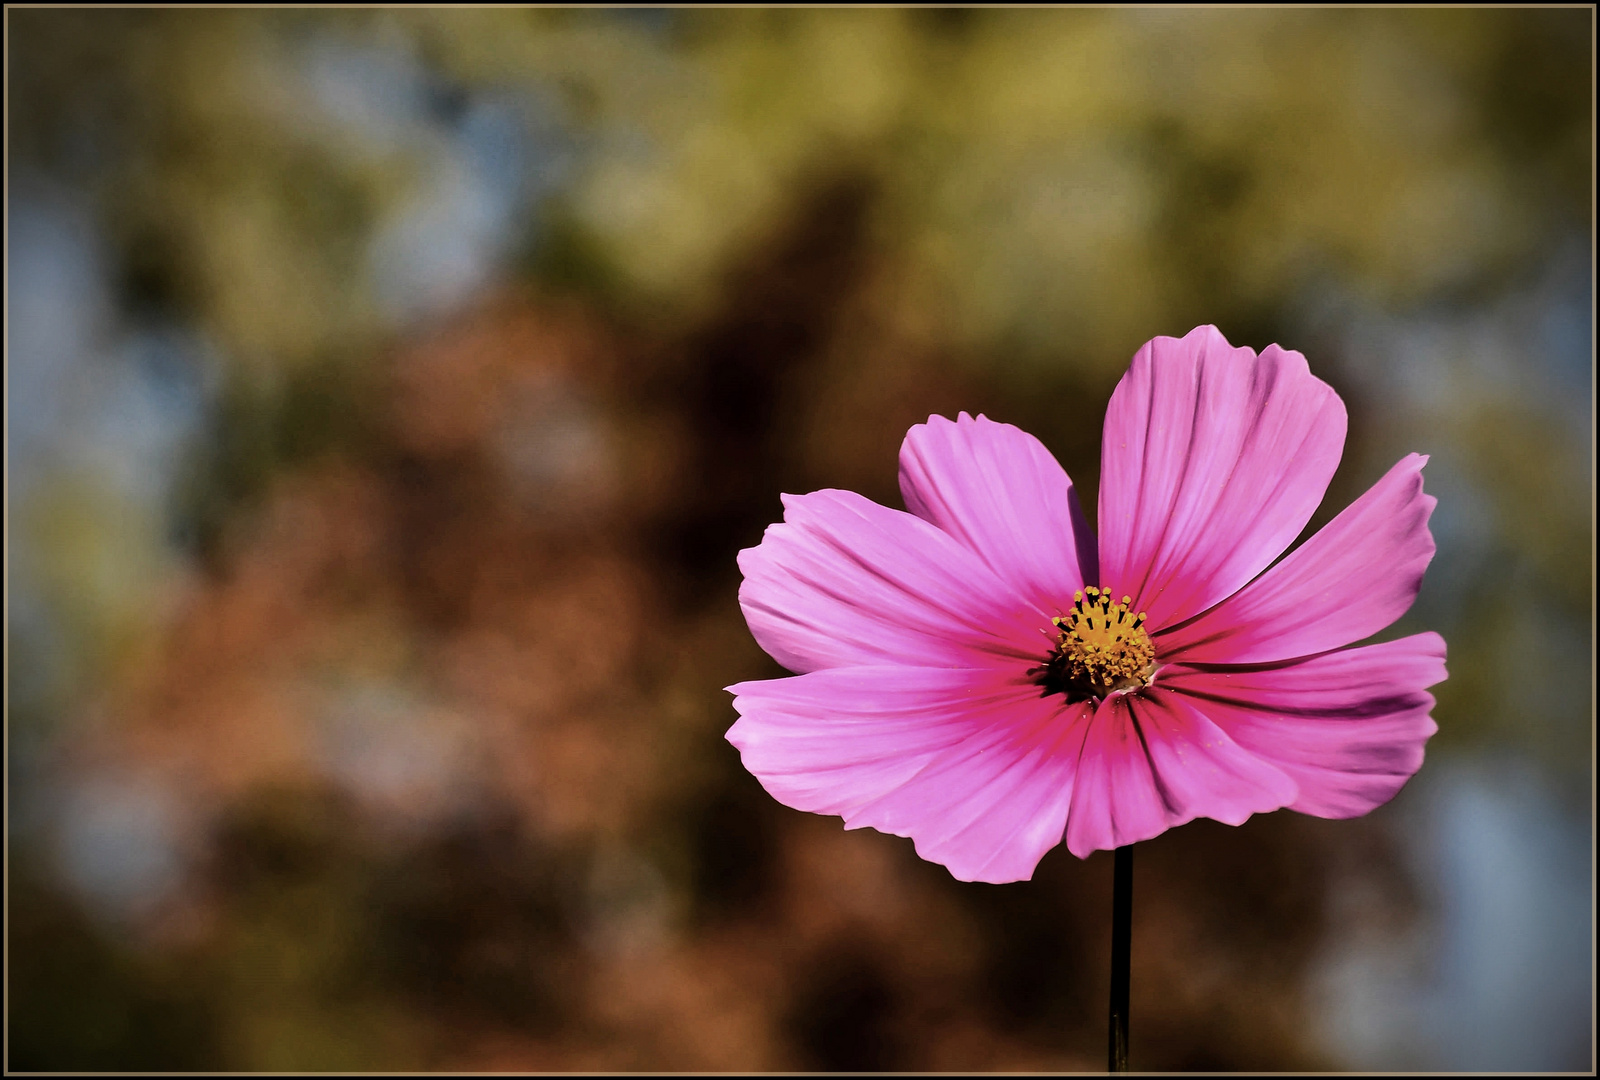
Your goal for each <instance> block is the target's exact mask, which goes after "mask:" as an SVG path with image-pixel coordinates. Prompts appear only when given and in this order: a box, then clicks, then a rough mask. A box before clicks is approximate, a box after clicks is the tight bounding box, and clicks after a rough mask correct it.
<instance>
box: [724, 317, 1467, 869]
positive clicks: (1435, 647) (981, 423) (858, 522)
mask: <svg viewBox="0 0 1600 1080" xmlns="http://www.w3.org/2000/svg"><path fill="white" fill-rule="evenodd" d="M1344 437H1345V410H1344V405H1343V403H1341V402H1340V400H1339V398H1338V396H1337V395H1336V394H1335V393H1334V392H1333V390H1332V389H1331V388H1330V387H1328V385H1327V384H1325V383H1323V382H1322V381H1321V380H1319V379H1317V378H1316V377H1315V376H1313V375H1312V374H1311V371H1310V369H1309V368H1308V366H1307V364H1306V359H1305V357H1304V356H1302V355H1301V354H1300V353H1297V352H1291V351H1288V350H1285V349H1281V348H1279V347H1278V346H1276V345H1272V346H1269V347H1268V348H1267V349H1266V350H1265V351H1263V352H1262V353H1261V355H1260V356H1257V355H1256V354H1255V352H1254V351H1252V350H1250V349H1247V348H1234V347H1232V346H1231V345H1229V344H1228V342H1227V341H1226V340H1225V339H1224V338H1223V336H1222V334H1221V333H1220V332H1218V330H1217V329H1216V328H1215V327H1213V326H1202V327H1199V328H1197V329H1196V330H1194V331H1192V332H1191V333H1190V334H1189V335H1188V336H1187V337H1185V338H1183V339H1182V340H1179V339H1176V338H1170V337H1158V338H1156V339H1155V340H1153V341H1151V342H1149V343H1148V344H1146V345H1145V346H1144V347H1143V348H1142V349H1140V350H1139V352H1138V354H1137V355H1136V356H1135V357H1134V358H1133V364H1132V366H1131V367H1130V368H1129V369H1128V373H1127V374H1126V375H1125V376H1123V378H1122V382H1121V383H1120V384H1118V386H1117V389H1116V392H1115V393H1114V394H1112V396H1111V404H1110V407H1109V409H1108V411H1107V413H1106V422H1105V430H1104V443H1103V451H1102V475H1101V483H1100V521H1099V523H1100V538H1099V542H1098V545H1097V544H1096V541H1095V538H1094V536H1093V534H1092V533H1091V532H1090V531H1089V528H1088V525H1087V524H1086V522H1085V521H1084V518H1083V514H1082V511H1081V509H1080V508H1079V505H1078V500H1077V496H1076V493H1075V492H1074V490H1073V486H1072V481H1071V480H1069V479H1068V478H1067V475H1066V473H1065V472H1064V471H1063V470H1062V468H1061V466H1060V465H1059V464H1057V462H1056V460H1055V459H1054V458H1053V457H1052V456H1051V455H1050V453H1049V452H1048V451H1047V450H1045V448H1044V446H1043V445H1042V444H1041V443H1040V442H1039V441H1038V440H1037V439H1035V438H1033V437H1032V436H1031V435H1028V434H1026V433H1025V432H1023V431H1021V430H1019V429H1017V428H1015V427H1012V426H1011V425H1009V424H998V423H995V422H993V421H991V420H987V419H985V418H984V417H982V416H979V417H978V418H976V419H973V418H972V417H970V416H968V415H967V414H966V413H962V414H961V416H960V417H959V418H958V419H957V420H956V421H955V422H954V423H952V422H951V421H949V420H947V419H945V418H944V417H941V416H934V417H930V418H929V420H928V422H927V423H926V424H918V425H917V426H915V427H913V428H912V429H911V431H910V432H908V433H907V435H906V439H905V443H904V445H903V446H902V447H901V450H900V490H901V492H902V493H903V495H904V496H905V502H906V507H907V508H908V510H909V511H910V512H909V513H902V512H901V511H898V510H891V509H888V508H887V507H883V506H879V505H878V504H876V503H874V502H871V501H870V500H868V499H866V498H863V497H862V496H860V495H857V494H854V493H853V492H849V491H837V490H824V491H815V492H812V493H811V494H809V495H799V496H792V495H785V496H784V497H783V502H784V520H783V522H782V523H781V524H777V525H773V526H771V527H770V528H768V529H767V531H766V534H765V536H763V538H762V540H761V543H760V544H759V545H758V546H756V547H753V548H747V549H745V550H744V551H742V552H740V553H739V568H740V569H741V570H742V571H743V573H744V584H743V586H742V587H741V588H740V590H739V602H740V605H741V606H742V607H743V609H744V614H745V618H746V620H747V621H748V622H749V625H750V630H751V633H753V634H754V635H755V638H756V640H757V642H759V643H760V644H761V646H762V648H764V649H765V650H766V651H767V652H768V653H770V654H771V655H772V656H773V657H774V658H776V659H777V660H778V662H779V663H781V664H783V665H784V666H785V667H787V668H789V669H790V670H792V671H795V672H799V673H800V674H798V675H797V676H796V677H794V678H788V679H773V680H768V681H759V682H744V683H740V684H738V685H737V686H731V687H729V688H728V689H729V690H730V691H731V692H732V693H733V694H734V695H735V699H734V707H735V708H736V709H737V710H738V713H739V720H738V722H737V723H735V724H734V725H733V727H732V728H731V729H730V730H729V731H728V735H727V737H728V740H729V741H730V742H731V743H733V745H734V746H736V747H738V749H739V751H740V753H741V755H742V756H743V760H744V764H745V767H746V768H748V769H749V770H750V771H751V772H752V773H753V774H754V775H755V776H756V778H757V779H758V780H760V782H761V784H762V786H764V787H765V788H766V789H767V791H768V792H770V793H771V794H772V795H773V797H774V798H776V799H778V800H779V801H780V802H782V803H784V804H786V805H788V806H791V807H794V808H795V809H798V810H808V811H813V812H815V813H820V814H838V815H841V816H843V818H844V821H845V828H847V829H856V828H863V827H869V826H870V827H872V828H875V829H879V830H881V831H883V832H887V833H893V834H895V835H898V836H909V837H911V838H912V839H913V840H914V841H915V843H916V850H917V853H918V854H919V855H921V856H922V857H923V858H924V859H928V860H931V861H933V862H938V863H942V864H944V865H945V866H947V867H948V868H949V869H950V872H951V873H952V874H954V875H955V876H956V877H957V878H959V879H961V880H963V881H990V882H1005V881H1018V880H1022V879H1025V878H1028V877H1030V876H1032V874H1033V871H1034V868H1035V867H1036V866H1037V865H1038V863H1039V860H1040V859H1041V858H1042V857H1043V856H1044V854H1045V852H1046V851H1048V850H1050V849H1051V848H1052V847H1054V846H1055V845H1056V844H1057V843H1059V842H1060V841H1061V840H1062V838H1063V836H1064V837H1065V839H1066V843H1067V847H1068V849H1069V850H1070V851H1071V852H1072V853H1073V854H1074V855H1077V856H1079V857H1080V858H1084V857H1087V856H1088V855H1089V854H1090V853H1091V852H1094V851H1099V850H1108V849H1112V848H1116V847H1120V846H1122V845H1125V844H1131V843H1134V842H1135V841H1138V840H1146V839H1149V838H1150V837H1153V836H1156V835H1158V834H1159V833H1162V832H1164V831H1166V830H1167V829H1169V828H1171V827H1173V826H1175V825H1181V824H1183V823H1184V822H1186V821H1189V820H1191V819H1193V818H1196V817H1209V818H1214V819H1216V820H1218V821H1224V822H1227V823H1228V824H1230V825H1238V824H1241V823H1243V822H1244V821H1245V819H1247V818H1248V817H1250V815H1252V814H1257V813H1264V812H1267V811H1270V810H1277V809H1279V808H1280V807H1289V808H1291V809H1294V810H1299V811H1301V812H1303V813H1307V814H1315V815H1317V816H1319V817H1329V818H1343V817H1354V816H1356V815H1359V814H1364V813H1366V812H1367V811H1369V810H1371V809H1373V808H1374V807H1376V806H1379V805H1381V804H1383V803H1384V802H1387V801H1388V800H1389V798H1390V797H1392V796H1393V795H1394V793H1395V792H1396V791H1398V790H1399V789H1400V787H1401V785H1403V784H1404V783H1405V782H1406V780H1407V779H1409V778H1410V777H1411V775H1412V774H1413V773H1415V772H1416V771H1417V769H1418V768H1419V767H1421V765H1422V756H1423V744H1424V743H1425V742H1426V741H1427V739H1428V737H1429V736H1430V735H1432V734H1433V733H1434V732H1435V731H1436V730H1437V727H1436V725H1435V724H1434V722H1433V719H1432V717H1431V716H1430V715H1429V712H1430V710H1431V709H1432V708H1433V704H1434V699H1433V697H1432V695H1431V694H1429V693H1428V692H1427V688H1428V687H1429V686H1432V685H1434V684H1435V683H1438V682H1440V681H1441V680H1443V679H1444V678H1445V667H1444V657H1445V644H1444V640H1443V639H1442V638H1441V637H1440V636H1439V635H1438V634H1434V633H1424V634H1417V635H1414V636H1412V637H1407V638H1402V639H1400V640H1398V641H1390V642H1385V643H1383V644H1378V645H1365V646H1361V647H1357V648H1347V647H1346V646H1349V645H1350V643H1351V642H1354V641H1359V640H1360V639H1362V638H1365V637H1367V636H1369V635H1371V634H1373V633H1376V632H1377V631H1379V630H1381V629H1383V628H1384V627H1386V626H1388V625H1389V624H1390V623H1392V622H1393V621H1394V620H1395V619H1396V618H1398V617H1399V616H1400V615H1401V614H1403V613H1404V612H1405V611H1406V609H1407V608H1409V607H1410V606H1411V603H1412V601H1413V600H1414V599H1415V598H1416V594H1417V589H1418V588H1419V586H1420V585H1421V582H1422V574H1423V570H1424V569H1425V568H1426V567H1427V565H1428V562H1429V560H1430V559H1431V558H1432V557H1433V551H1434V545H1433V538H1432V536H1431V535H1430V533H1429V532H1428V516H1429V514H1430V513H1431V512H1432V510H1433V506H1434V502H1435V500H1434V499H1433V498H1432V497H1431V496H1428V495H1424V494H1423V492H1422V466H1423V464H1424V463H1425V462H1426V461H1427V458H1426V457H1423V456H1422V455H1420V454H1410V455H1408V456H1406V457H1405V458H1403V459H1402V460H1401V461H1400V462H1399V463H1398V464H1396V465H1395V466H1394V468H1392V469H1390V470H1389V472H1388V474H1387V475H1385V476H1384V477H1383V479H1381V480H1379V481H1378V482H1377V483H1376V484H1375V485H1373V487H1372V488H1371V489H1370V490H1369V491H1367V493H1366V494H1364V495H1362V496H1361V498H1359V499H1357V500H1356V501H1355V503H1353V504H1352V505H1351V506H1350V507H1348V508H1347V509H1346V510H1345V511H1344V512H1343V513H1341V514H1340V515H1339V516H1338V517H1336V518H1334V519H1333V520H1332V521H1331V522H1329V523H1328V525H1327V526H1326V527H1325V528H1323V529H1322V530H1321V531H1319V532H1318V533H1317V534H1316V535H1314V536H1312V537H1311V538H1310V539H1309V540H1307V541H1306V542H1305V543H1304V544H1302V545H1301V546H1300V547H1299V548H1297V549H1296V550H1295V551H1293V552H1291V553H1290V554H1289V555H1288V556H1287V557H1285V558H1283V559H1282V560H1281V561H1278V562H1277V563H1276V565H1273V561H1274V560H1275V559H1277V558H1278V556H1279V555H1281V554H1282V553H1283V551H1284V550H1285V549H1286V548H1287V547H1288V546H1289V544H1290V542H1292V541H1293V540H1294V538H1295V537H1296V536H1297V535H1298V534H1299V533H1300V530H1301V529H1302V528H1304V527H1305V524H1306V522H1307V521H1308V520H1309V519H1310V517H1311V514H1312V511H1313V510H1315V509H1316V507H1317V504H1318V503H1320V502H1321V501H1322V496H1323V493H1324V492H1325V491H1326V489H1327V486H1328V481H1329V480H1330V479H1331V478H1332V476H1333V472H1334V469H1335V467H1336V466H1337V465H1338V463H1339V456H1340V453H1341V452H1342V450H1343V446H1344ZM1269 566H1270V569H1269Z"/></svg>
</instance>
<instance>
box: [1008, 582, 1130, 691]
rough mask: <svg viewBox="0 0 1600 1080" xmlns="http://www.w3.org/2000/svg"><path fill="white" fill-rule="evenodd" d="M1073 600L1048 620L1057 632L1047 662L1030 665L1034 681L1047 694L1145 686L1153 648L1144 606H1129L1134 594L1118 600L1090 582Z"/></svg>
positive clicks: (1108, 591) (1073, 595) (1106, 590)
mask: <svg viewBox="0 0 1600 1080" xmlns="http://www.w3.org/2000/svg"><path fill="white" fill-rule="evenodd" d="M1072 600H1073V603H1072V610H1071V611H1069V612H1067V613H1066V614H1065V615H1057V616H1056V617H1055V618H1054V619H1052V620H1051V621H1052V622H1054V623H1055V625H1056V629H1057V630H1058V631H1059V634H1058V635H1057V638H1056V643H1055V647H1054V648H1052V649H1051V650H1050V655H1049V656H1048V657H1047V658H1046V659H1045V662H1044V663H1043V664H1042V665H1040V666H1039V667H1036V668H1031V669H1029V671H1028V674H1029V675H1031V676H1033V678H1034V681H1035V682H1037V683H1038V684H1039V685H1040V686H1042V687H1043V688H1044V692H1045V693H1046V694H1066V695H1067V697H1068V698H1070V699H1071V700H1074V701H1082V700H1085V699H1087V698H1091V697H1095V698H1103V697H1105V696H1106V695H1107V694H1110V693H1113V692H1114V691H1117V690H1127V689H1131V688H1133V687H1139V686H1148V685H1149V683H1150V675H1151V673H1152V672H1153V671H1155V659H1156V650H1155V646H1153V645H1151V644H1150V635H1149V634H1146V633H1145V632H1144V612H1142V611H1141V612H1139V613H1138V614H1137V615H1135V614H1134V613H1133V612H1132V611H1130V610H1129V609H1128V604H1129V603H1131V602H1132V597H1128V596H1124V597H1123V598H1122V603H1120V604H1118V603H1115V602H1114V601H1113V600H1112V597H1111V592H1110V590H1108V589H1098V588H1095V587H1094V586H1093V585H1090V586H1089V587H1088V588H1086V589H1084V590H1083V592H1077V593H1073V594H1072Z"/></svg>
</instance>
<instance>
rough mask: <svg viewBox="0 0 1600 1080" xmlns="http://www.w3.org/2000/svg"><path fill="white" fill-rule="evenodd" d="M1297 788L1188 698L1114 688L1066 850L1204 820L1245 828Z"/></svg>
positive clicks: (1083, 852) (1096, 727)
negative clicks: (1244, 746)
mask: <svg viewBox="0 0 1600 1080" xmlns="http://www.w3.org/2000/svg"><path fill="white" fill-rule="evenodd" d="M1296 793H1297V792H1296V787H1295V783H1294V781H1293V780H1292V779H1290V778H1289V776H1287V775H1286V774H1285V773H1284V771H1283V770H1281V769H1278V768H1276V767H1274V766H1273V765H1272V764H1270V763H1268V762H1266V761H1264V760H1262V758H1261V757H1260V756H1258V755H1256V754H1253V753H1251V752H1249V751H1248V750H1246V749H1245V748H1243V747H1241V746H1240V745H1239V744H1237V743H1236V742H1235V741H1234V740H1233V739H1230V738H1229V737H1228V735H1227V734H1226V733H1225V732H1224V731H1222V730H1221V729H1220V728H1219V727H1217V725H1216V724H1214V723H1212V722H1211V720H1210V719H1208V718H1207V717H1206V715H1205V714H1204V713H1202V712H1201V711H1200V710H1198V709H1196V708H1195V707H1194V706H1193V705H1191V704H1190V703H1189V702H1186V701H1184V700H1182V699H1181V698H1179V697H1177V696H1175V695H1172V694H1167V693H1163V692H1162V691H1161V690H1159V689H1155V688H1150V689H1147V690H1143V691H1140V692H1137V693H1132V694H1113V695H1112V696H1111V697H1108V698H1106V699H1105V700H1104V701H1102V702H1101V703H1100V708H1099V710H1098V711H1097V712H1096V713H1095V717H1094V722H1093V724H1092V725H1091V726H1090V730H1089V734H1088V737H1087V738H1086V739H1085V741H1084V747H1083V758H1082V759H1081V760H1080V761H1079V763H1078V776H1077V783H1076V785H1075V787H1074V790H1073V796H1072V811H1071V814H1070V816H1069V817H1068V819H1067V848H1068V849H1069V850H1070V851H1071V852H1072V853H1073V854H1074V855H1076V856H1078V857H1079V858H1087V857H1088V856H1089V855H1090V854H1091V853H1092V852H1095V851H1110V850H1112V849H1114V848H1118V847H1122V846H1123V845H1125V844H1132V843H1135V842H1136V841H1139V840H1148V839H1150V838H1151V837H1153V836H1158V835H1160V834H1161V833H1163V832H1166V831H1167V830H1168V829H1170V828H1172V827H1174V826H1177V825H1182V824H1183V823H1184V822H1186V821H1192V820H1193V819H1194V818H1197V817H1209V818H1214V819H1215V820H1217V821H1222V822H1226V823H1227V824H1229V825H1240V824H1243V823H1244V821H1245V820H1246V819H1247V818H1249V817H1250V815H1252V814H1261V813H1266V812H1268V811H1272V810H1277V809H1279V808H1280V807H1283V806H1287V805H1288V804H1289V803H1291V802H1292V801H1293V800H1294V799H1295V797H1296Z"/></svg>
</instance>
